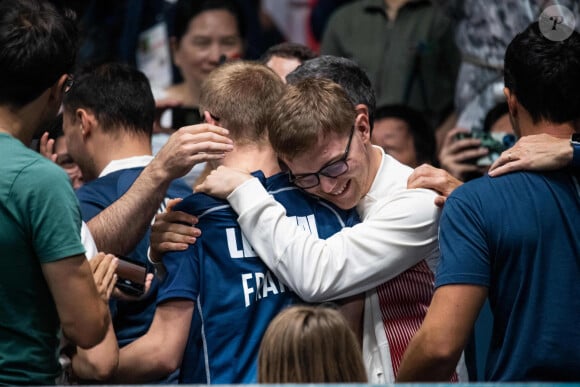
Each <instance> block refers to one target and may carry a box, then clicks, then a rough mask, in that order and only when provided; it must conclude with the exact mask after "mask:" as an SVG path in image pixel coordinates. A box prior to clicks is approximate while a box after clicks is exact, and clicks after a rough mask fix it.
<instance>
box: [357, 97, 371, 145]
mask: <svg viewBox="0 0 580 387" xmlns="http://www.w3.org/2000/svg"><path fill="white" fill-rule="evenodd" d="M358 106H361V108H360V109H358ZM356 112H357V115H356V119H355V121H354V126H355V130H356V131H357V132H359V133H360V135H361V139H362V140H363V141H370V138H371V125H370V121H369V116H368V108H367V107H366V106H365V105H357V109H356Z"/></svg>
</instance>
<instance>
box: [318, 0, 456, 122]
mask: <svg viewBox="0 0 580 387" xmlns="http://www.w3.org/2000/svg"><path fill="white" fill-rule="evenodd" d="M320 51H321V54H330V55H336V56H343V57H347V58H350V59H353V60H355V61H356V62H358V63H359V64H360V65H361V67H362V68H363V69H364V70H365V71H366V72H367V74H368V76H369V78H370V79H371V83H372V85H373V87H374V89H375V93H376V96H377V103H378V105H380V106H383V105H392V104H403V105H409V106H411V107H412V108H414V109H416V110H418V111H420V112H421V113H422V114H424V115H425V117H426V119H427V121H428V122H429V123H430V124H431V125H432V126H433V127H435V128H437V127H439V126H440V125H441V124H442V123H443V122H444V121H445V120H446V118H447V117H448V116H449V115H450V114H451V113H452V112H453V95H454V89H455V79H456V77H457V69H458V66H459V52H458V51H457V48H456V47H455V43H454V42H453V29H452V26H451V24H450V22H449V20H448V19H447V18H446V17H445V15H444V14H443V13H442V12H441V10H440V9H439V8H438V7H436V6H434V5H433V4H432V3H431V2H430V1H412V0H406V1H399V0H361V1H356V2H354V3H351V4H347V5H345V6H343V7H342V8H340V9H338V10H337V11H336V12H335V13H334V14H333V15H332V16H331V18H330V20H329V22H328V25H327V27H326V30H325V32H324V38H323V40H322V46H321V50H320Z"/></svg>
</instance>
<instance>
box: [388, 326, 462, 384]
mask: <svg viewBox="0 0 580 387" xmlns="http://www.w3.org/2000/svg"><path fill="white" fill-rule="evenodd" d="M460 356H461V350H459V351H458V352H457V353H453V354H447V353H444V352H437V348H434V347H433V346H432V345H429V343H428V339H427V338H426V335H425V334H424V332H423V331H419V332H418V333H417V334H416V335H415V337H414V338H413V340H412V341H411V343H410V344H409V346H408V347H407V350H406V351H405V355H404V356H403V360H402V362H401V367H400V368H399V372H398V374H397V378H396V382H397V383H404V382H437V381H441V382H448V381H449V380H450V379H451V377H452V376H453V373H454V372H455V367H456V366H457V362H458V361H459V358H460Z"/></svg>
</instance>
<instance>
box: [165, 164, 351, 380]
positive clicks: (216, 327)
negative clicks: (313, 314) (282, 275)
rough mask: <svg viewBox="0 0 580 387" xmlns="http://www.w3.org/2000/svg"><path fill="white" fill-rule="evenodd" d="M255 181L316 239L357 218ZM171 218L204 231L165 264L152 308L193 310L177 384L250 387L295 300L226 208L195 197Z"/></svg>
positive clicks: (281, 186) (276, 183)
mask: <svg viewBox="0 0 580 387" xmlns="http://www.w3.org/2000/svg"><path fill="white" fill-rule="evenodd" d="M256 176H258V177H259V178H260V180H261V181H262V183H263V184H264V185H265V187H266V189H267V190H268V191H269V192H270V193H271V194H273V195H274V197H275V198H276V200H278V201H279V202H280V203H282V204H283V205H284V207H286V210H287V215H288V216H290V217H296V220H297V222H298V224H301V225H303V226H304V227H305V228H306V229H309V230H310V231H311V232H313V233H314V230H315V229H316V230H317V231H316V233H317V234H318V236H319V237H320V238H328V237H330V236H331V235H333V234H334V233H336V232H337V231H339V230H340V229H342V228H343V227H344V226H352V225H354V224H356V223H358V221H359V220H358V216H357V214H356V212H355V211H348V212H345V211H342V210H339V209H337V208H335V207H332V206H330V205H328V204H326V203H323V202H321V201H320V200H319V199H316V198H314V197H311V196H308V195H306V194H305V193H303V192H302V191H301V190H299V189H298V188H296V187H294V186H292V185H290V183H289V182H288V176H287V175H286V174H278V175H275V176H273V177H271V178H269V179H265V178H264V176H263V175H262V174H261V173H257V174H256ZM175 210H182V211H185V212H188V213H191V214H194V215H197V216H198V218H199V223H198V227H199V228H200V229H201V230H202V235H201V237H200V238H199V239H198V241H197V242H196V243H195V244H194V245H193V246H190V248H189V249H188V250H187V251H184V252H173V253H169V254H166V255H165V256H164V258H163V262H164V264H165V266H166V268H167V278H166V279H165V281H164V282H163V283H162V284H161V286H160V290H159V296H158V302H159V303H161V302H164V301H168V300H171V299H175V298H182V299H183V298H185V299H189V300H192V301H194V302H195V304H196V310H195V313H194V314H195V315H196V316H197V317H194V322H193V323H192V327H191V330H190V338H189V341H188V345H187V348H186V352H185V354H184V359H183V362H182V367H181V370H182V375H181V379H180V382H181V383H206V382H207V383H256V382H257V369H256V366H257V364H256V363H257V355H258V348H259V345H260V341H261V339H262V336H263V334H264V332H265V330H266V328H267V326H268V324H269V323H270V321H271V320H272V318H273V317H274V316H275V315H276V314H278V313H279V312H280V310H282V309H283V308H284V307H286V306H287V305H290V304H292V303H295V302H300V300H299V299H298V298H297V296H296V295H295V294H294V293H293V292H292V291H290V289H288V288H287V287H286V286H285V285H284V284H283V283H281V282H280V281H279V280H278V278H276V277H275V276H274V275H273V274H272V273H271V272H270V271H269V270H268V268H267V267H266V265H265V264H264V263H263V262H262V261H261V260H260V258H259V257H258V256H256V254H255V253H254V252H253V250H252V247H251V246H250V245H249V243H248V242H247V241H246V240H245V238H243V236H242V232H241V230H240V228H239V226H238V224H237V222H236V219H237V215H236V213H235V212H234V211H233V209H232V208H231V207H230V206H229V204H228V203H227V202H225V201H222V200H217V199H214V198H212V197H210V196H207V195H204V194H193V195H191V196H189V197H187V198H185V199H184V200H183V201H182V202H181V203H179V204H178V205H177V206H176V208H175ZM200 364H201V366H200ZM206 364H207V368H206ZM207 375H208V376H209V380H208V379H207Z"/></svg>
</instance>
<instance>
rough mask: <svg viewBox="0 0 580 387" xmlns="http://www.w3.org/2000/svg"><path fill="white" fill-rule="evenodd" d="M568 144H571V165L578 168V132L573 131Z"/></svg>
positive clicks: (579, 151) (579, 138)
mask: <svg viewBox="0 0 580 387" xmlns="http://www.w3.org/2000/svg"><path fill="white" fill-rule="evenodd" d="M570 145H572V152H573V153H572V162H571V163H570V165H571V166H573V167H575V168H580V133H574V134H573V135H572V138H570Z"/></svg>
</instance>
